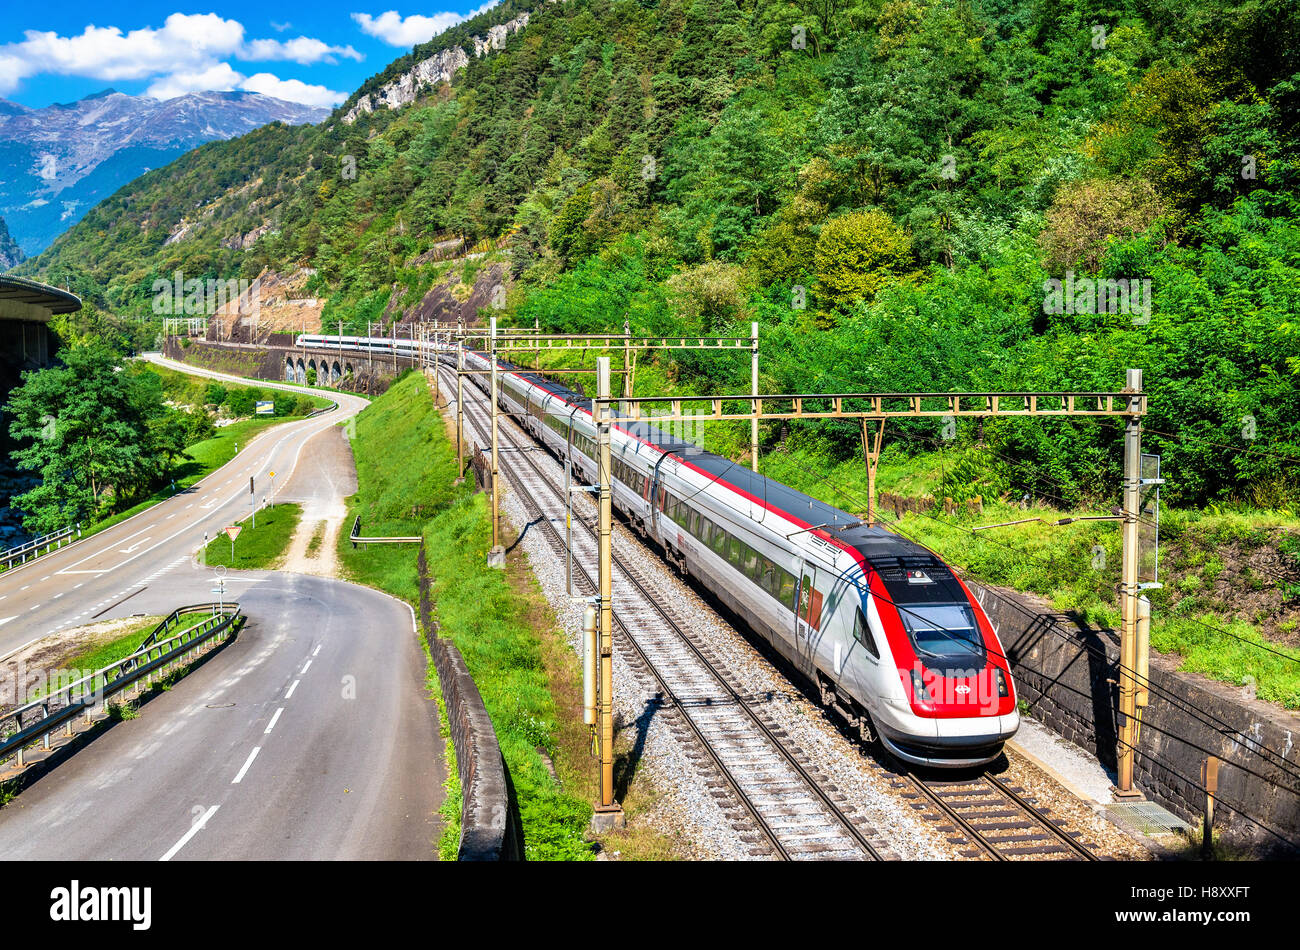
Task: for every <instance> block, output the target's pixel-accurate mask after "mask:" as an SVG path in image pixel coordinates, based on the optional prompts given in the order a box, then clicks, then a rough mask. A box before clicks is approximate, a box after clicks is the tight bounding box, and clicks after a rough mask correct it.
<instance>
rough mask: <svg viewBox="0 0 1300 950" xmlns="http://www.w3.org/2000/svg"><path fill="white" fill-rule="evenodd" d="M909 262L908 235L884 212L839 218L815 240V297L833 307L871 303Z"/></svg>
mask: <svg viewBox="0 0 1300 950" xmlns="http://www.w3.org/2000/svg"><path fill="white" fill-rule="evenodd" d="M911 259H912V253H911V246H910V242H909V241H908V238H907V235H906V234H905V233H904V232H903V229H902V228H900V227H899V226H898V225H896V224H894V222H893V221H891V220H890V219H889V215H887V214H885V213H884V212H883V211H877V210H874V209H872V210H870V211H855V212H853V213H851V214H846V215H841V216H840V217H838V218H834V219H832V220H831V221H828V222H827V223H826V226H825V227H823V228H822V233H821V236H820V237H819V238H818V239H817V254H816V264H817V293H818V295H819V296H820V297H821V298H822V299H824V300H826V301H827V302H828V303H830V304H832V305H834V306H839V305H842V304H847V303H853V302H856V301H858V300H864V299H866V300H870V299H871V298H873V297H875V295H876V292H877V291H878V290H880V288H881V287H882V286H883V285H884V283H885V282H886V280H888V279H889V278H890V277H894V276H898V275H901V274H903V273H904V271H905V270H906V268H907V267H908V264H909V263H910V262H911Z"/></svg>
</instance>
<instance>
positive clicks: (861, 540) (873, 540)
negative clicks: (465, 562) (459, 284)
mask: <svg viewBox="0 0 1300 950" xmlns="http://www.w3.org/2000/svg"><path fill="white" fill-rule="evenodd" d="M481 355H483V356H484V357H486V355H487V354H481ZM502 365H503V366H505V367H506V368H507V369H508V371H509V372H512V373H514V374H515V375H517V376H519V377H521V378H523V379H526V380H528V382H530V383H532V384H534V385H536V386H538V387H540V388H541V389H545V390H546V391H547V392H549V393H551V394H552V395H553V396H555V397H557V398H559V399H562V400H563V401H564V402H566V403H568V404H569V405H573V406H577V407H578V408H580V409H582V410H585V411H586V412H588V413H590V412H591V405H592V403H591V399H590V398H589V397H587V396H583V395H580V394H578V393H576V392H574V391H573V390H571V389H569V388H568V387H567V386H563V385H561V384H560V383H557V382H555V381H554V380H551V379H547V378H546V377H545V376H542V375H540V374H539V373H535V372H532V371H530V370H525V369H521V368H519V367H517V366H514V365H512V364H510V363H507V362H505V361H504V360H503V361H502ZM615 417H616V418H617V414H615ZM619 428H620V429H622V430H623V431H625V432H627V433H628V434H629V435H631V436H633V437H634V438H637V439H641V440H642V441H644V442H648V443H650V444H651V445H653V446H655V447H656V448H657V449H659V450H661V451H663V452H665V453H667V454H671V455H674V456H676V457H678V458H679V459H680V460H681V461H683V462H685V463H687V464H689V465H692V466H694V467H695V468H697V469H699V470H700V471H702V472H704V473H705V474H707V475H711V476H713V477H714V479H715V480H716V481H718V482H720V483H722V484H725V485H727V486H729V487H731V488H734V489H737V490H739V491H742V492H745V493H746V494H749V495H751V496H753V497H755V498H758V499H760V500H761V501H762V502H763V503H764V505H765V506H766V507H768V508H770V509H773V510H776V511H779V512H781V513H783V514H787V515H790V516H792V517H793V518H796V519H798V520H799V521H802V522H804V523H805V524H808V525H811V526H813V527H819V528H822V529H823V530H824V531H825V533H826V534H827V535H829V536H830V537H833V538H836V539H837V540H839V541H840V542H842V543H843V544H844V545H846V546H847V547H850V548H852V549H853V550H855V551H857V552H858V554H859V555H860V556H861V557H862V559H863V560H864V561H866V562H867V563H868V564H870V565H871V566H872V567H874V568H876V569H877V570H882V569H885V570H887V569H889V568H891V567H892V568H895V569H897V568H905V567H907V566H909V565H910V566H916V567H923V566H934V565H938V564H942V562H941V561H940V560H939V558H938V556H937V555H936V554H935V553H934V552H933V551H931V550H930V549H929V548H927V547H925V546H924V545H921V544H917V543H916V542H915V541H912V540H910V539H908V538H904V537H902V536H901V535H898V534H895V533H894V532H893V531H890V530H889V529H887V528H883V527H881V526H880V525H874V526H872V527H867V526H866V525H865V524H863V523H862V521H861V520H860V519H859V518H857V517H856V516H854V515H851V514H849V513H848V512H846V511H842V510H840V509H839V508H836V507H835V506H834V505H831V504H828V503H826V502H824V501H821V500H819V499H817V498H813V497H812V496H811V495H806V494H804V493H803V492H801V491H799V490H797V489H794V488H791V487H790V486H789V485H786V484H784V483H782V482H778V481H777V480H776V479H773V478H768V477H767V476H766V475H761V474H759V473H758V472H755V471H753V470H752V469H750V468H748V467H746V466H744V465H740V464H738V463H736V462H733V461H732V460H731V459H728V458H723V457H722V456H721V455H717V454H715V453H713V452H708V451H705V450H704V449H701V448H698V447H697V446H696V445H694V443H691V442H685V441H682V440H679V439H674V438H672V437H670V436H668V434H667V433H665V432H663V431H662V430H660V429H658V428H656V427H655V426H653V425H651V424H649V423H647V422H620V423H619Z"/></svg>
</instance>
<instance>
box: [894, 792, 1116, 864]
mask: <svg viewBox="0 0 1300 950" xmlns="http://www.w3.org/2000/svg"><path fill="white" fill-rule="evenodd" d="M893 784H894V787H895V788H897V789H898V790H899V791H900V792H901V793H902V795H903V797H904V798H907V799H909V800H911V801H912V807H914V808H918V809H922V808H926V807H929V808H931V809H932V811H933V813H935V814H933V815H932V819H933V820H935V821H938V822H941V824H940V825H939V830H940V831H942V832H944V833H946V834H948V835H949V838H948V842H949V844H953V845H956V846H958V847H961V848H962V851H961V853H962V855H963V856H964V857H968V858H976V859H984V860H994V861H1008V860H1015V859H1017V858H1036V859H1049V860H1063V861H1078V860H1083V861H1096V860H1097V855H1096V854H1094V853H1093V851H1092V850H1091V849H1090V848H1088V847H1087V846H1086V845H1084V844H1083V843H1082V842H1080V841H1077V840H1076V839H1075V835H1076V834H1077V832H1076V833H1072V832H1069V831H1067V830H1066V829H1065V828H1063V827H1062V826H1061V823H1059V822H1058V820H1057V819H1055V818H1053V817H1052V816H1051V814H1050V813H1049V811H1048V810H1047V809H1046V808H1041V807H1039V806H1038V805H1036V804H1034V803H1033V802H1032V801H1031V800H1030V799H1028V798H1026V797H1025V796H1024V794H1023V790H1022V789H1019V788H1016V787H1014V786H1011V785H1007V784H1006V783H1005V782H1003V781H1002V780H1001V779H999V778H998V777H997V776H995V775H992V774H991V773H989V772H984V773H983V774H981V775H979V776H977V777H975V778H971V779H960V780H942V779H925V778H921V777H920V776H918V775H916V774H915V773H912V772H909V773H907V774H906V775H905V776H904V777H902V778H895V779H894V780H893Z"/></svg>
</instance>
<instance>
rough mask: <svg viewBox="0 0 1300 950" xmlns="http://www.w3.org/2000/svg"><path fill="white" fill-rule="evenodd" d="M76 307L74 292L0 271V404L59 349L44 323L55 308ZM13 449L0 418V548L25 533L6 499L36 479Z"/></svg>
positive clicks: (78, 306)
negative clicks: (15, 460) (21, 467)
mask: <svg viewBox="0 0 1300 950" xmlns="http://www.w3.org/2000/svg"><path fill="white" fill-rule="evenodd" d="M79 309H81V301H80V300H79V299H77V297H76V295H75V294H70V293H68V292H67V291H64V290H59V289H58V288H57V287H50V286H48V285H46V284H41V283H37V282H36V281H34V280H26V279H24V278H22V277H6V276H0V406H3V405H4V404H5V403H6V402H8V401H9V393H10V391H12V390H13V388H14V387H15V386H17V385H18V383H19V382H20V381H21V380H22V374H23V371H24V370H31V369H42V368H44V367H46V366H49V365H50V363H51V362H52V361H53V359H54V354H55V353H56V352H57V351H58V342H59V341H58V338H57V337H56V336H55V335H54V334H53V333H51V332H50V328H49V326H48V324H49V322H50V320H51V319H52V318H53V317H54V315H55V314H61V313H73V312H75V311H77V310H79ZM13 450H14V444H13V441H12V440H11V439H10V438H9V427H8V424H7V423H4V422H0V548H6V547H9V546H10V545H14V544H19V543H22V542H23V541H25V540H27V539H28V536H27V535H26V533H25V532H24V531H23V529H22V527H21V524H20V521H21V519H20V517H19V514H18V513H17V512H15V511H13V510H12V509H11V508H9V507H8V505H9V499H10V498H12V497H13V496H15V495H19V494H21V493H23V492H24V491H27V490H28V489H29V488H32V487H34V486H35V485H36V483H37V479H36V477H35V476H34V475H32V474H31V473H25V472H20V471H18V470H16V469H15V468H14V467H13V466H12V464H11V463H10V461H9V458H10V453H12V452H13Z"/></svg>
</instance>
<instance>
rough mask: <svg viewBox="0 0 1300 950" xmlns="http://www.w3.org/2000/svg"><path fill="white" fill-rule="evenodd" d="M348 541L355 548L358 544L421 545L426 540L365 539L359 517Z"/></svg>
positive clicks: (419, 538)
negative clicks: (362, 535)
mask: <svg viewBox="0 0 1300 950" xmlns="http://www.w3.org/2000/svg"><path fill="white" fill-rule="evenodd" d="M348 540H349V541H351V542H352V546H353V547H354V548H355V547H356V546H357V545H358V544H419V543H420V542H421V541H423V540H424V538H422V537H414V538H400V537H397V538H363V537H361V516H360V515H357V517H356V520H355V521H353V522H352V533H351V534H349V535H348Z"/></svg>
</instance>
